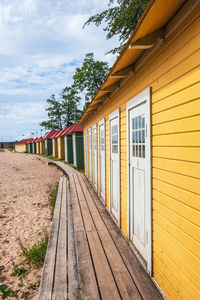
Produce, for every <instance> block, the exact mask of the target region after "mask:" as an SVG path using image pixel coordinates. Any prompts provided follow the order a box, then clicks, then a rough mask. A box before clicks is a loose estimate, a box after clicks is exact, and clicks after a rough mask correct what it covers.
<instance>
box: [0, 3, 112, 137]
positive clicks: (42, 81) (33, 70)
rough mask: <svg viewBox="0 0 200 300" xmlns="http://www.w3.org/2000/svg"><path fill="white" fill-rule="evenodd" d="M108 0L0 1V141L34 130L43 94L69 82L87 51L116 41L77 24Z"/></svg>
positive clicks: (98, 51)
mask: <svg viewBox="0 0 200 300" xmlns="http://www.w3.org/2000/svg"><path fill="white" fill-rule="evenodd" d="M107 3H108V0H74V1H73V0H45V1H41V0H12V1H11V0H0V41H1V43H0V141H2V139H3V140H4V141H5V140H7V141H9V140H14V139H19V138H22V135H24V137H29V136H30V133H31V132H32V131H34V132H36V130H37V131H38V132H40V129H41V128H40V126H39V123H40V122H41V121H43V120H46V119H47V115H46V112H45V107H46V99H47V98H48V97H49V96H50V95H51V94H53V93H54V94H56V93H59V92H60V91H61V90H62V89H63V88H64V87H65V86H67V85H71V83H72V77H73V74H74V71H75V69H76V67H77V66H80V65H81V63H82V61H83V59H84V56H85V54H86V53H88V52H94V56H95V59H100V60H104V61H107V62H109V64H110V66H112V64H113V62H114V60H115V57H113V55H105V53H106V52H107V51H108V50H110V49H111V48H112V47H113V46H116V45H117V40H115V41H114V40H112V41H111V40H106V33H105V32H104V31H103V29H102V27H99V28H97V27H96V26H94V25H90V26H87V27H86V28H85V29H82V26H83V24H84V22H85V21H86V20H87V19H88V17H89V16H91V15H93V14H96V13H97V12H100V11H102V10H104V9H105V8H106V7H107Z"/></svg>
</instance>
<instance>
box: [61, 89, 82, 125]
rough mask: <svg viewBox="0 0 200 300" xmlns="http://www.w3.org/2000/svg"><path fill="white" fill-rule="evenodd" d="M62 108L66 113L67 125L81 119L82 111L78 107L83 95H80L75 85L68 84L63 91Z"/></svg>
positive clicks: (65, 120)
mask: <svg viewBox="0 0 200 300" xmlns="http://www.w3.org/2000/svg"><path fill="white" fill-rule="evenodd" d="M61 97H62V108H63V114H64V123H65V124H66V126H70V125H72V124H73V123H74V122H75V121H79V120H80V118H81V116H82V111H81V110H79V109H78V104H80V101H81V97H80V96H79V95H78V92H77V90H76V89H75V88H74V87H69V86H66V87H65V88H64V90H63V91H62V93H61Z"/></svg>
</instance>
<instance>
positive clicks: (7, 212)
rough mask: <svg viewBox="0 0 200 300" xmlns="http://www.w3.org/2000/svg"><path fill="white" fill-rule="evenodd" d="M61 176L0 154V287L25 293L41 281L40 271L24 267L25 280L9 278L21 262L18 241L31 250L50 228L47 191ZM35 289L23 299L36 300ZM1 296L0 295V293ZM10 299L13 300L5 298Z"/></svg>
mask: <svg viewBox="0 0 200 300" xmlns="http://www.w3.org/2000/svg"><path fill="white" fill-rule="evenodd" d="M61 176H62V173H61V171H59V170H58V169H57V168H56V167H54V166H47V165H46V164H44V163H43V162H41V161H39V160H38V159H37V157H36V156H35V155H31V154H23V153H10V152H0V285H1V284H6V285H7V286H8V287H9V288H12V289H13V290H19V292H18V297H17V298H18V299H20V297H21V295H22V292H23V291H27V287H28V285H30V284H36V283H38V282H39V280H40V278H41V272H42V269H39V270H38V269H34V268H33V266H31V267H28V266H25V268H27V269H28V270H27V271H26V275H25V277H23V279H22V280H20V279H19V277H17V276H10V274H11V272H12V270H13V266H12V261H11V260H12V259H13V261H14V262H15V263H16V264H19V263H20V262H21V261H23V258H22V257H20V253H21V249H20V247H19V239H20V240H21V241H22V243H23V244H24V245H25V246H32V245H33V244H34V243H35V242H37V241H38V240H40V239H41V236H42V235H43V232H44V230H47V231H48V232H49V230H50V226H51V219H52V216H51V209H50V205H49V194H50V189H51V187H52V186H53V184H55V183H56V182H58V181H59V178H60V177H61ZM37 294H38V288H36V290H32V289H30V290H29V292H28V295H27V297H26V298H25V299H37ZM0 295H1V292H0ZM0 297H1V296H0ZM6 299H14V298H10V297H8V298H6Z"/></svg>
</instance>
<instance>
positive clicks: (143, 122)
mask: <svg viewBox="0 0 200 300" xmlns="http://www.w3.org/2000/svg"><path fill="white" fill-rule="evenodd" d="M142 128H145V117H144V116H142Z"/></svg>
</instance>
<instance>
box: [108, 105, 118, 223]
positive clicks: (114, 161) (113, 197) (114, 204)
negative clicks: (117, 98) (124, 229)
mask: <svg viewBox="0 0 200 300" xmlns="http://www.w3.org/2000/svg"><path fill="white" fill-rule="evenodd" d="M109 137H110V141H109V145H110V149H109V153H110V189H109V190H110V211H111V213H112V214H113V215H114V217H115V218H116V220H117V221H118V222H119V220H120V189H119V187H120V180H119V110H116V111H114V112H113V113H112V114H111V115H110V117H109Z"/></svg>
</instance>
